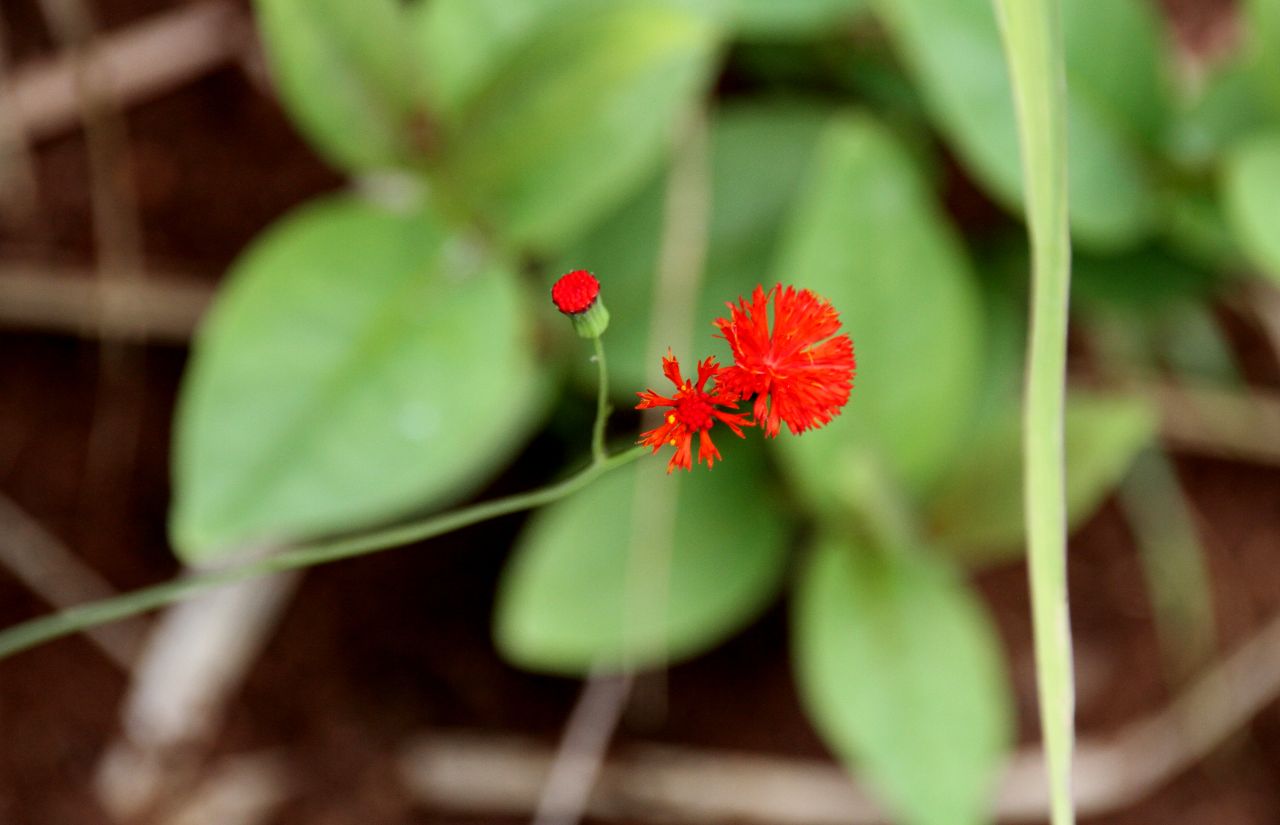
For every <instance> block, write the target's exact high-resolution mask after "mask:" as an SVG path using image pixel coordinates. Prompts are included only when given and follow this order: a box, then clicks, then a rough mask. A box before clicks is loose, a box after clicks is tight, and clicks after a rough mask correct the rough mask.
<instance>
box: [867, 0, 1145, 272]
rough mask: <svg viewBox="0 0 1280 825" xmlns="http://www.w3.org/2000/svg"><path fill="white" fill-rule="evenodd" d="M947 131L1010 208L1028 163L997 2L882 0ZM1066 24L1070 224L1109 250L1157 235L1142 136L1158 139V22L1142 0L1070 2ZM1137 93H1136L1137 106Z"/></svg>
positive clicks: (972, 168) (888, 21) (1083, 236)
mask: <svg viewBox="0 0 1280 825" xmlns="http://www.w3.org/2000/svg"><path fill="white" fill-rule="evenodd" d="M877 3H878V5H877V8H878V9H879V12H880V15H881V17H882V18H883V19H884V21H885V23H886V24H887V26H888V29H889V33H890V35H891V37H892V38H893V39H894V40H895V42H896V43H897V46H898V50H899V52H900V53H901V54H902V57H903V59H904V60H905V62H906V63H907V65H908V68H909V69H910V70H911V71H912V73H913V74H914V75H915V77H916V80H917V82H918V83H919V85H920V87H921V89H922V90H923V92H924V97H925V102H926V105H927V106H928V108H929V110H930V111H931V112H932V115H933V118H934V119H935V121H936V122H937V124H938V127H939V129H940V130H941V131H942V132H943V134H944V135H945V136H946V137H947V139H948V140H949V141H950V142H951V143H952V144H953V145H954V147H955V149H956V151H957V153H958V154H959V156H960V158H961V160H962V161H963V162H964V163H965V165H966V166H967V168H968V169H969V171H970V172H971V173H972V174H974V175H975V176H976V177H977V178H978V179H979V181H981V182H982V183H983V184H984V185H985V186H986V187H987V188H988V189H990V190H991V191H992V193H993V194H994V195H995V196H996V197H997V198H999V199H1000V200H1001V201H1002V202H1003V203H1004V204H1005V206H1006V207H1008V208H1009V209H1011V210H1015V211H1019V212H1020V211H1021V210H1020V207H1019V204H1020V203H1021V191H1022V183H1021V181H1022V170H1021V166H1020V161H1019V157H1020V155H1019V152H1018V142H1017V133H1016V131H1015V125H1014V111H1013V98H1012V95H1011V92H1010V86H1009V72H1008V68H1007V66H1006V65H1005V60H1004V56H1003V52H1002V51H1001V44H1000V34H999V30H998V28H997V25H996V18H995V12H994V10H993V7H992V3H991V0H877ZM1063 5H1064V23H1066V24H1067V26H1068V32H1067V33H1068V37H1070V38H1072V39H1070V40H1068V44H1067V45H1068V56H1069V58H1071V59H1070V62H1069V65H1068V92H1069V95H1070V99H1069V119H1070V132H1071V140H1070V150H1071V158H1070V160H1071V162H1070V164H1069V167H1068V169H1069V175H1070V189H1071V204H1070V208H1071V225H1072V229H1073V232H1074V233H1075V235H1076V237H1077V239H1078V240H1079V241H1080V242H1081V243H1087V244H1089V245H1091V246H1095V247H1102V248H1113V247H1118V246H1124V245H1127V244H1130V243H1132V242H1134V241H1136V240H1139V239H1140V238H1142V237H1143V236H1145V235H1147V234H1149V232H1150V231H1151V229H1152V228H1153V225H1154V221H1155V217H1156V212H1155V208H1154V206H1153V204H1154V191H1153V186H1152V182H1151V180H1150V179H1149V175H1148V172H1147V170H1146V169H1145V160H1144V158H1143V157H1142V155H1141V153H1140V152H1139V151H1138V142H1137V140H1136V139H1135V138H1137V137H1139V136H1142V135H1148V136H1149V135H1150V132H1151V130H1152V128H1153V127H1154V126H1156V125H1157V124H1156V121H1157V120H1158V119H1159V117H1160V116H1161V115H1160V111H1161V110H1162V109H1163V106H1162V104H1158V103H1157V102H1156V101H1158V100H1159V97H1157V98H1156V101H1149V100H1144V98H1145V97H1146V96H1148V95H1151V94H1154V92H1152V91H1151V89H1152V86H1153V85H1155V86H1156V87H1157V88H1159V83H1158V82H1157V80H1156V78H1155V75H1156V74H1157V72H1156V70H1155V69H1153V67H1157V66H1159V63H1160V61H1161V60H1162V57H1161V55H1160V54H1159V52H1158V47H1159V44H1160V38H1159V34H1158V30H1157V28H1156V20H1155V18H1154V17H1153V15H1152V14H1151V10H1149V9H1146V8H1145V4H1144V3H1143V2H1142V0H1110V2H1105V3H1103V2H1096V0H1071V2H1067V3H1064V4H1063ZM1135 101H1138V102H1137V103H1135Z"/></svg>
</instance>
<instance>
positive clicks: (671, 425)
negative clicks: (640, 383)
mask: <svg viewBox="0 0 1280 825" xmlns="http://www.w3.org/2000/svg"><path fill="white" fill-rule="evenodd" d="M719 371H720V367H719V365H717V364H716V361H715V359H714V358H708V359H706V360H705V361H701V362H699V364H698V381H697V383H694V382H693V381H686V380H685V379H684V378H682V377H681V375H680V362H679V361H677V360H676V358H675V356H674V355H672V354H671V351H670V350H668V351H667V355H666V357H665V358H663V359H662V373H663V374H664V375H666V376H667V378H669V379H670V380H671V383H673V384H675V385H676V394H675V397H673V398H665V397H663V396H661V395H658V394H657V393H656V392H654V391H653V390H645V391H644V392H641V393H636V394H637V395H639V396H640V403H639V404H637V405H636V409H637V410H648V409H653V408H655V407H670V408H671V411H670V412H668V413H667V414H666V417H665V418H664V419H663V421H662V424H661V426H658V427H656V428H654V429H652V430H649V431H648V432H647V433H642V434H641V436H640V441H639V443H640V444H643V445H645V446H646V447H653V451H654V452H655V453H656V452H657V451H658V450H659V449H660V448H661V447H662V446H663V445H664V444H670V445H671V446H673V447H675V448H676V451H675V454H674V455H672V456H671V461H670V462H669V463H668V464H667V472H668V473H670V472H671V471H672V470H674V469H676V468H677V467H679V468H681V469H685V470H691V469H693V457H692V454H691V452H690V450H691V446H692V442H693V434H694V433H698V463H702V462H703V461H705V462H707V467H708V468H710V467H711V466H713V464H714V463H715V462H716V461H718V460H719V458H720V451H719V450H717V449H716V445H715V444H712V443H711V434H710V430H711V427H712V425H713V424H715V423H716V422H717V421H720V422H722V423H724V424H725V425H726V426H727V427H728V428H729V429H730V430H733V434H734V435H736V436H738V437H739V438H742V437H743V436H742V428H743V427H749V426H751V424H750V422H749V421H747V417H746V415H744V414H742V413H735V412H725V411H723V410H718V409H716V408H717V407H729V408H730V409H732V408H733V407H734V405H735V402H736V398H735V397H734V396H732V395H730V394H728V393H725V392H721V391H720V389H719V387H718V386H717V388H716V391H715V392H714V393H710V392H707V390H706V386H707V379H709V378H715V377H716V375H717V373H719ZM717 383H718V380H717Z"/></svg>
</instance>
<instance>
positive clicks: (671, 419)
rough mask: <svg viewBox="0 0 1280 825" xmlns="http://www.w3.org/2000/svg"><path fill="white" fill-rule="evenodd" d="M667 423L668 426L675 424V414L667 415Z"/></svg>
mask: <svg viewBox="0 0 1280 825" xmlns="http://www.w3.org/2000/svg"><path fill="white" fill-rule="evenodd" d="M667 423H668V424H674V423H676V414H675V413H670V414H668V415H667Z"/></svg>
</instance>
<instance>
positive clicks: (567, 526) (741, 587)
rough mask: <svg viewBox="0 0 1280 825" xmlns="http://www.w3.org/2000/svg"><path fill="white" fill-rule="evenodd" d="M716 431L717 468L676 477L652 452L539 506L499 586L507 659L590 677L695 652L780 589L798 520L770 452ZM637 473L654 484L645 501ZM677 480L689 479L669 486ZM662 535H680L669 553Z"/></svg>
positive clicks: (500, 631)
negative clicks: (667, 518) (773, 477)
mask: <svg viewBox="0 0 1280 825" xmlns="http://www.w3.org/2000/svg"><path fill="white" fill-rule="evenodd" d="M716 435H717V446H719V447H720V449H721V451H722V452H723V453H724V457H725V458H724V463H723V464H717V465H716V467H715V469H714V470H710V471H707V470H705V469H704V468H702V467H698V468H695V471H694V472H693V473H692V474H691V475H689V476H687V477H685V476H681V475H674V476H670V477H668V476H665V475H664V466H665V463H666V457H665V456H662V457H661V459H659V458H651V459H644V460H642V461H641V462H640V464H638V465H635V466H632V467H628V468H625V469H622V470H618V471H615V472H614V473H612V474H610V475H608V476H606V477H604V478H602V479H601V480H600V481H597V482H596V483H594V484H593V485H591V486H590V487H588V488H587V489H586V490H584V491H582V492H581V493H578V494H577V495H575V496H574V497H572V498H570V499H567V500H565V501H562V502H560V503H558V504H554V505H552V506H550V507H548V508H546V509H544V510H542V511H540V512H539V513H538V514H537V515H535V516H534V517H533V519H532V521H531V522H530V524H529V526H528V527H527V528H526V530H525V532H524V534H523V535H522V536H521V538H520V541H519V544H518V545H517V547H516V550H515V555H514V556H513V557H512V559H511V560H510V562H509V563H508V565H507V568H506V570H505V571H504V572H503V577H502V582H501V584H500V587H499V590H498V602H497V607H496V614H495V618H494V635H495V638H496V640H497V644H498V647H499V649H500V650H501V651H502V653H503V655H504V656H505V657H506V658H507V659H508V660H510V661H511V662H513V663H515V664H517V665H520V666H521V667H524V668H528V669H530V670H537V671H547V672H552V673H565V674H575V675H582V674H586V673H588V672H590V671H592V670H594V669H595V668H596V667H601V666H603V667H614V666H621V665H623V664H625V663H630V664H632V665H634V666H637V667H645V666H649V665H656V664H662V663H666V662H669V661H673V660H678V659H684V658H687V657H690V656H695V655H697V654H699V653H701V652H703V651H705V650H707V649H709V648H711V647H713V646H715V645H716V644H718V643H719V642H720V641H722V640H723V639H724V638H726V637H727V636H729V635H730V634H732V633H734V632H735V631H737V630H738V629H739V628H741V627H742V626H743V625H744V624H746V623H747V622H748V621H750V620H751V619H752V618H754V617H755V615H756V614H757V613H758V612H759V611H760V610H761V609H762V608H763V607H764V605H765V604H767V603H768V601H769V600H770V599H772V598H773V596H774V595H775V593H776V591H777V587H778V584H779V582H780V580H781V577H782V574H783V570H784V567H785V564H786V557H787V554H786V545H785V541H784V539H785V536H786V529H785V526H784V523H783V521H782V518H781V516H780V515H779V512H778V510H777V508H776V507H775V506H773V505H772V504H771V501H772V499H771V497H770V496H768V495H767V494H766V493H763V492H762V489H763V488H765V487H767V486H768V485H767V481H766V476H765V475H764V464H763V461H762V460H761V458H760V454H759V453H760V451H759V449H758V448H757V449H753V448H752V447H751V445H749V444H746V443H745V442H739V441H737V439H735V438H734V437H733V436H732V435H731V434H729V433H727V432H724V433H720V432H717V433H716ZM637 485H643V489H644V490H655V488H656V492H654V494H653V495H645V496H644V497H643V498H640V499H638V498H637ZM670 485H678V488H677V489H675V490H671V489H662V488H663V487H664V486H670ZM668 494H670V495H671V496H672V498H673V500H674V508H675V513H674V518H675V521H674V524H675V527H674V531H673V532H672V531H671V530H669V529H668V527H667V526H666V525H667V524H668V523H669V522H664V521H663V517H662V515H661V513H662V512H666V510H665V508H664V507H663V506H661V505H658V506H657V507H656V508H655V507H654V506H653V502H654V501H655V499H656V500H658V501H662V500H664V499H665V497H666V496H667V495H668ZM638 501H639V502H640V504H641V505H642V506H643V507H644V509H643V510H640V511H639V512H637V511H636V510H635V508H636V506H637V502H638ZM651 510H656V512H651ZM650 517H652V518H653V519H654V520H650ZM663 535H670V536H672V537H673V541H672V552H671V555H670V557H669V559H668V558H667V557H666V556H665V554H664V551H663V549H662V546H661V542H662V541H663V540H662V538H661V537H662V536H663ZM636 554H642V555H640V556H636ZM643 554H650V555H649V556H648V557H647V558H646V557H645V556H644V555H643ZM651 599H655V600H657V601H658V602H659V603H660V606H661V609H655V608H654V607H651V606H650V600H651Z"/></svg>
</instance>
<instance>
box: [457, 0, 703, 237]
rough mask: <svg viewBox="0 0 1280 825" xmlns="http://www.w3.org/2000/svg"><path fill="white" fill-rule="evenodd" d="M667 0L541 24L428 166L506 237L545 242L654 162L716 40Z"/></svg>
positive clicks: (604, 204) (582, 222) (632, 183)
mask: <svg viewBox="0 0 1280 825" xmlns="http://www.w3.org/2000/svg"><path fill="white" fill-rule="evenodd" d="M718 31H719V29H718V26H717V24H716V22H715V19H714V18H713V17H711V16H709V15H707V14H702V13H698V12H696V11H693V10H690V9H687V8H683V7H682V6H681V5H679V4H676V3H673V2H660V1H659V0H648V2H640V0H628V2H621V3H610V4H591V5H590V6H589V7H588V8H584V9H583V10H582V11H581V13H579V14H576V15H572V16H569V17H568V18H566V19H564V20H560V21H558V23H557V25H554V26H545V27H543V28H541V29H540V30H539V36H538V37H536V38H533V39H532V40H530V41H529V42H528V43H527V44H526V45H525V46H524V47H523V48H520V49H517V50H516V51H515V53H514V54H513V55H512V56H511V57H510V58H509V59H507V60H506V61H504V62H503V63H502V64H501V66H500V67H499V68H497V69H496V70H495V71H494V74H493V80H492V81H491V82H490V83H489V84H488V85H487V86H486V87H485V88H484V89H483V91H481V92H479V93H477V94H476V95H474V96H473V97H472V99H471V100H470V101H469V103H468V105H467V106H466V107H465V108H464V110H463V111H461V112H460V113H459V115H458V118H457V124H456V127H455V128H454V129H452V130H451V132H450V135H449V141H448V149H447V151H446V153H445V156H444V157H443V159H442V162H441V164H440V167H439V169H438V171H439V173H440V174H441V175H442V176H443V178H444V179H445V180H446V181H447V182H448V184H449V186H450V189H451V191H452V192H454V193H455V194H456V195H458V196H459V197H461V198H463V199H465V200H466V201H467V202H468V203H469V204H470V207H471V208H472V209H473V210H474V211H476V212H477V213H478V214H479V215H480V216H481V217H482V218H483V219H484V220H485V221H486V222H487V223H490V224H492V225H494V226H495V227H496V228H497V229H498V230H499V231H500V233H501V234H502V235H503V236H504V237H505V238H506V239H507V240H508V241H509V242H511V243H514V244H516V245H528V246H531V247H534V248H536V249H543V250H546V249H555V248H557V247H559V246H561V245H562V244H563V243H565V242H566V241H568V240H569V239H571V238H572V237H573V236H574V235H575V234H577V233H578V232H580V231H581V230H582V229H584V228H585V227H586V226H587V225H588V224H589V223H590V222H591V221H592V220H594V219H596V218H597V217H598V215H599V214H600V213H601V212H602V211H604V210H607V209H609V208H610V207H611V206H613V205H615V204H617V203H618V202H620V201H621V200H622V199H623V198H625V197H626V195H627V194H628V193H629V192H631V191H632V190H634V188H635V187H636V186H637V185H639V184H640V183H642V182H643V180H644V179H645V176H646V175H647V174H648V173H649V172H650V171H651V170H652V169H653V168H654V166H655V165H656V162H657V161H658V159H659V157H660V156H661V153H662V151H663V148H664V146H665V144H666V143H667V142H668V140H669V139H670V138H671V137H672V135H673V133H674V130H675V127H676V126H677V124H678V121H679V119H680V117H681V115H682V114H684V113H685V112H686V111H687V110H688V109H689V107H690V106H691V105H692V104H693V102H694V101H695V99H696V97H697V95H698V94H699V93H700V92H701V90H702V89H703V88H704V86H705V84H706V82H707V80H708V77H709V74H710V68H711V62H712V57H713V54H714V52H715V47H716V44H717V40H718V37H717V35H718Z"/></svg>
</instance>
